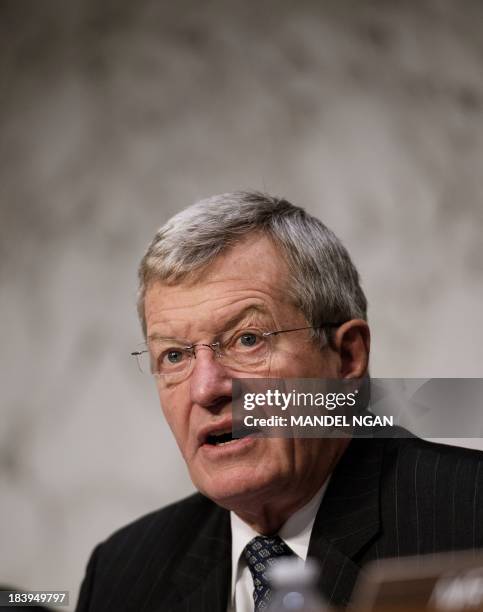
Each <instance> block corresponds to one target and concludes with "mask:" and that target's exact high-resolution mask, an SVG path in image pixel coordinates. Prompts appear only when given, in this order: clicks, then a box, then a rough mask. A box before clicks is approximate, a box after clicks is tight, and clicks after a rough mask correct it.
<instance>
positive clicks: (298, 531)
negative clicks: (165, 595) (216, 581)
mask: <svg viewBox="0 0 483 612" xmlns="http://www.w3.org/2000/svg"><path fill="white" fill-rule="evenodd" d="M329 480H330V475H329V477H328V478H327V479H326V481H325V482H324V484H323V485H322V487H321V488H320V489H319V490H318V491H317V493H316V494H315V495H314V496H313V497H312V499H311V500H310V501H309V502H308V503H307V504H305V506H303V507H302V508H300V509H299V510H297V512H294V514H292V516H290V517H289V519H288V520H287V521H286V522H285V523H284V525H283V526H282V528H281V529H280V531H279V532H278V535H279V536H280V537H281V538H282V540H283V541H284V542H285V543H286V544H287V545H288V546H289V547H290V548H291V549H292V550H293V551H294V553H295V554H296V555H297V556H298V557H300V558H301V559H303V560H304V561H305V560H306V559H307V551H308V549H309V542H310V535H311V533H312V527H313V526H314V521H315V516H316V514H317V510H318V509H319V506H320V503H321V502H322V498H323V496H324V494H325V491H326V489H327V485H328V484H329ZM230 521H231V538H232V545H231V568H232V569H231V574H232V575H231V594H232V599H233V597H234V595H235V585H236V581H237V578H238V575H239V570H240V569H241V567H243V565H242V563H244V560H243V559H240V558H241V555H242V552H243V549H244V548H245V546H246V545H247V544H248V542H250V540H252V539H253V538H255V537H256V536H258V535H260V534H259V533H258V532H256V531H255V530H254V529H252V527H250V525H247V523H245V522H244V521H242V519H241V518H240V517H239V516H237V515H236V514H235V513H234V512H230ZM240 560H241V563H240ZM240 566H241V567H240Z"/></svg>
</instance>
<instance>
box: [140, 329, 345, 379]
mask: <svg viewBox="0 0 483 612" xmlns="http://www.w3.org/2000/svg"><path fill="white" fill-rule="evenodd" d="M343 323H344V321H340V322H337V323H335V322H327V323H322V324H321V325H319V326H317V327H295V328H292V329H278V330H275V331H269V332H262V331H260V330H255V329H244V330H238V331H236V332H234V333H230V334H228V335H226V336H224V337H222V338H220V340H219V341H217V342H211V343H208V344H205V343H196V344H188V345H187V344H183V343H181V342H179V341H176V340H173V339H171V338H161V337H160V338H157V337H156V338H152V339H150V340H149V342H148V344H146V345H143V346H144V348H142V349H140V350H137V351H133V352H132V353H131V355H132V356H133V357H136V358H137V360H138V365H139V369H140V370H141V371H142V372H148V373H151V374H152V375H153V376H155V377H157V378H161V379H163V380H165V381H166V382H167V383H176V382H180V381H182V380H183V379H185V378H187V377H188V376H189V375H190V374H191V371H192V369H193V365H194V360H195V359H196V352H197V350H199V349H201V348H207V349H208V350H211V351H212V352H213V353H214V355H215V356H216V358H217V359H218V360H219V361H220V363H221V364H223V366H225V367H227V368H228V369H230V370H231V371H233V372H237V373H246V374H249V373H256V374H259V373H265V372H267V371H268V370H269V365H270V359H271V356H272V352H273V349H274V347H273V338H275V337H276V336H279V335H280V334H286V333H291V332H298V331H303V330H309V329H310V330H317V329H325V328H334V327H339V326H340V325H342V324H343Z"/></svg>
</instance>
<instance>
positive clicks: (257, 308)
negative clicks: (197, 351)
mask: <svg viewBox="0 0 483 612" xmlns="http://www.w3.org/2000/svg"><path fill="white" fill-rule="evenodd" d="M257 314H258V315H260V314H262V315H269V314H270V313H269V312H268V310H267V309H266V308H264V306H262V305H258V304H252V305H251V306H247V307H246V308H244V309H243V310H242V311H240V312H238V313H237V314H236V315H234V316H233V317H231V318H230V319H228V321H226V322H225V323H224V324H223V325H222V326H221V327H220V330H219V332H218V333H220V331H226V330H228V329H231V328H232V327H234V326H235V325H236V324H237V323H239V322H240V321H242V320H243V319H246V318H247V317H249V316H253V315H257ZM147 340H148V342H151V341H153V340H169V341H172V342H177V343H179V344H186V345H187V346H188V345H189V344H190V341H189V340H186V339H182V338H175V337H173V336H166V335H164V334H160V333H158V332H154V333H152V334H149V336H148V337H147Z"/></svg>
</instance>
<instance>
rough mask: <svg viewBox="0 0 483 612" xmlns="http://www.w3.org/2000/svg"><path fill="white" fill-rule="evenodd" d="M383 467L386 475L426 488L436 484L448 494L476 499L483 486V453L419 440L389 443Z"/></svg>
mask: <svg viewBox="0 0 483 612" xmlns="http://www.w3.org/2000/svg"><path fill="white" fill-rule="evenodd" d="M384 463H385V467H386V470H385V472H386V474H387V473H388V472H389V473H393V475H394V476H395V477H396V476H397V481H398V482H400V483H401V485H402V484H403V483H405V482H406V483H407V485H408V486H409V482H410V481H412V480H413V479H414V478H417V480H418V481H419V482H421V483H426V485H428V486H429V485H432V484H433V483H436V482H437V486H438V488H439V489H440V490H443V491H444V490H446V491H447V492H448V494H450V492H452V493H451V494H453V493H454V491H458V492H459V494H460V495H462V494H463V492H464V491H466V492H467V495H468V498H469V497H470V496H472V495H473V491H474V489H475V487H478V486H481V485H483V468H482V464H483V452H482V451H479V450H475V449H470V448H463V447H459V446H450V445H449V444H440V443H435V442H429V441H427V440H423V439H421V438H417V437H409V438H403V439H391V440H386V445H385V453H384Z"/></svg>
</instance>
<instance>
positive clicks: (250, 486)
mask: <svg viewBox="0 0 483 612" xmlns="http://www.w3.org/2000/svg"><path fill="white" fill-rule="evenodd" d="M194 483H195V486H196V487H197V489H198V490H199V491H200V493H202V494H203V495H205V496H206V497H209V498H210V499H211V500H213V501H214V502H215V503H216V504H218V505H219V506H222V507H223V508H226V509H227V510H236V509H237V508H238V507H239V506H242V507H248V506H250V505H252V504H259V503H263V500H264V498H265V497H266V498H267V500H268V499H270V497H271V496H272V495H273V492H274V489H275V488H276V487H275V483H274V482H273V480H271V479H270V478H268V475H262V476H261V475H260V474H255V473H250V470H240V473H238V474H234V473H231V474H230V473H228V474H226V475H220V476H219V477H213V478H212V479H210V480H209V481H204V482H199V483H196V481H194Z"/></svg>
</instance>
